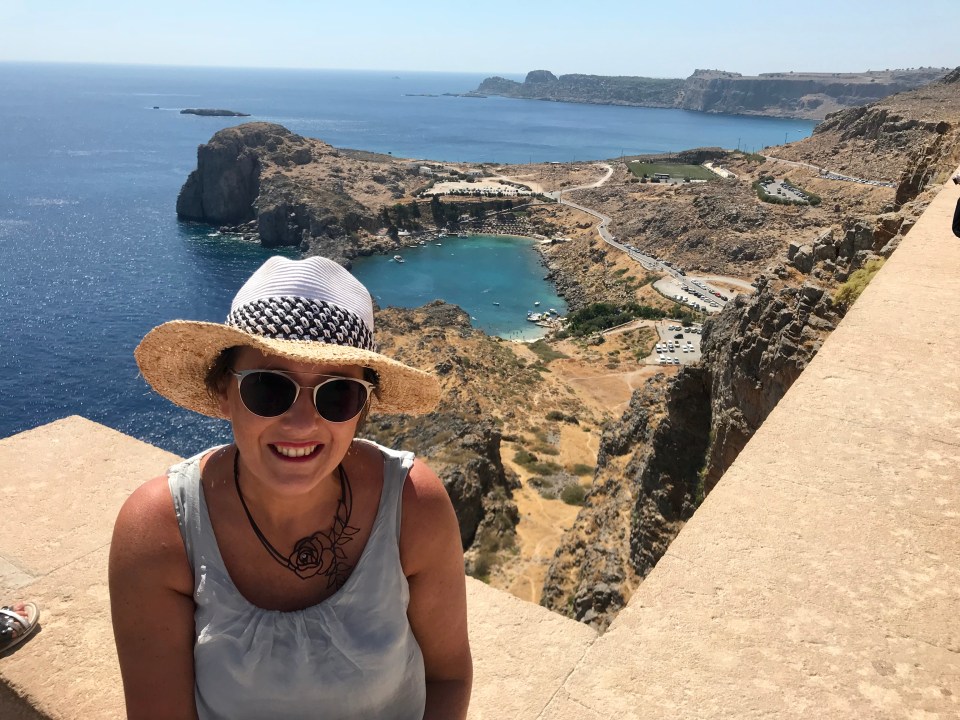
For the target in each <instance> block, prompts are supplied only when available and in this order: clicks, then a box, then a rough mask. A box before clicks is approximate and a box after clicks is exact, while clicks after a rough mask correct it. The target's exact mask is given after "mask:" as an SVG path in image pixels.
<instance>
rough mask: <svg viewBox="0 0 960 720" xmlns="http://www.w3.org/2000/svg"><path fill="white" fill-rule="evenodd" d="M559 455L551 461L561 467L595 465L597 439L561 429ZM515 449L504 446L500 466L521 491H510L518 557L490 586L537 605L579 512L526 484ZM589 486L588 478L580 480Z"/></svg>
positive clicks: (573, 429)
mask: <svg viewBox="0 0 960 720" xmlns="http://www.w3.org/2000/svg"><path fill="white" fill-rule="evenodd" d="M558 447H559V450H560V454H559V455H558V456H557V457H556V458H554V460H555V461H556V462H558V463H560V464H561V465H572V464H574V463H587V464H591V465H596V458H597V450H598V449H599V439H598V438H597V436H596V434H595V433H590V432H588V431H586V430H583V429H581V428H580V427H578V426H576V425H568V426H563V427H562V428H561V430H560V442H559V443H558ZM517 449H518V446H517V445H515V444H513V443H504V445H503V449H502V451H501V456H502V457H503V462H504V465H506V466H508V467H510V468H511V469H512V470H514V471H515V472H516V473H517V475H519V476H520V482H521V487H520V489H519V490H516V491H514V493H513V499H514V501H515V502H516V503H517V510H518V511H519V513H520V522H519V523H518V524H517V546H518V550H519V553H518V557H517V558H516V559H513V560H511V561H510V562H509V563H507V564H506V566H505V567H502V568H500V569H499V570H498V572H497V574H496V576H495V577H494V578H492V579H491V581H492V583H493V584H494V585H495V586H496V587H499V588H501V589H503V590H506V591H507V592H509V593H511V594H512V595H516V596H517V597H519V598H521V599H523V600H528V601H530V602H535V603H538V602H540V594H541V592H542V590H543V581H544V579H545V578H546V576H547V569H548V568H549V567H550V561H551V560H552V559H553V553H554V551H555V550H556V549H557V546H558V545H559V544H560V539H561V537H562V536H563V533H564V532H566V531H567V529H568V528H570V527H571V526H572V525H573V521H574V520H575V519H576V517H577V513H578V512H579V510H580V508H579V507H578V506H576V505H567V504H566V503H565V502H563V501H562V500H551V499H548V498H545V497H542V496H541V495H540V493H538V492H537V490H536V489H535V488H533V487H531V486H530V485H529V484H528V483H527V479H528V474H527V473H526V471H525V470H524V469H523V468H522V467H520V466H519V465H516V464H515V463H514V462H513V460H512V458H513V455H514V453H515V452H516V451H517ZM581 482H582V484H584V485H585V486H589V484H590V482H592V478H591V477H586V478H583V479H582V481H581Z"/></svg>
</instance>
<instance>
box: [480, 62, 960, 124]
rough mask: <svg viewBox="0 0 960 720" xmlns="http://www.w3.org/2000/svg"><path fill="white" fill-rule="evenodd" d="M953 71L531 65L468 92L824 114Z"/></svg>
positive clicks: (790, 114) (811, 116)
mask: <svg viewBox="0 0 960 720" xmlns="http://www.w3.org/2000/svg"><path fill="white" fill-rule="evenodd" d="M948 71H949V68H933V67H930V68H916V69H907V70H868V71H866V72H863V73H803V72H775V73H762V74H760V75H755V76H749V75H741V74H740V73H735V72H725V71H722V70H696V71H695V72H694V73H693V75H691V76H690V77H688V78H686V79H681V78H650V77H636V76H609V75H579V74H572V75H560V76H559V77H557V76H556V75H554V74H553V73H552V72H550V71H549V70H532V71H531V72H529V73H527V76H526V79H524V81H523V82H522V83H520V82H516V81H515V80H507V79H506V78H502V77H489V78H487V79H486V80H484V81H483V82H482V83H480V86H479V87H478V88H477V89H476V90H474V91H473V92H472V93H465V94H466V95H471V94H472V95H500V96H503V97H513V98H526V99H530V100H552V101H554V102H576V103H590V104H596V105H633V106H640V107H659V108H679V109H683V110H696V111H699V112H709V113H725V114H734V115H763V116H767V117H784V118H799V119H804V120H822V119H823V118H825V117H826V116H827V115H828V114H829V113H831V112H835V111H837V110H843V109H845V108H848V107H853V106H856V105H864V104H866V103H869V102H874V101H876V100H880V99H882V98H885V97H887V96H889V95H893V94H895V93H898V92H904V91H907V90H914V89H916V88H918V87H922V86H923V85H926V84H927V83H930V82H933V81H934V80H938V79H940V78H942V77H943V76H944V75H946V73H947V72H948Z"/></svg>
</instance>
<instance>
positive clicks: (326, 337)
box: [134, 257, 440, 418]
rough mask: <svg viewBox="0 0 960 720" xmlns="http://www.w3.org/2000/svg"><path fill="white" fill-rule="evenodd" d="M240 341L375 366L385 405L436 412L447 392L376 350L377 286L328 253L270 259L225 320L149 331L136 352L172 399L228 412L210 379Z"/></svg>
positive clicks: (316, 359)
mask: <svg viewBox="0 0 960 720" xmlns="http://www.w3.org/2000/svg"><path fill="white" fill-rule="evenodd" d="M234 346H247V347H252V348H256V349H257V350H260V351H261V352H263V353H265V354H267V355H274V356H277V357H281V358H286V359H290V360H294V361H297V362H303V363H313V364H318V365H319V364H337V365H360V366H363V367H368V368H371V369H372V370H374V371H376V373H377V376H378V381H377V391H376V393H375V398H376V407H377V409H378V410H381V411H383V412H404V413H411V414H418V413H423V412H429V411H430V410H432V409H433V408H434V407H435V406H436V404H437V401H438V399H439V396H440V389H439V385H438V383H437V380H436V378H435V377H433V376H432V375H430V374H428V373H426V372H424V371H422V370H417V369H415V368H412V367H408V366H407V365H404V364H403V363H401V362H398V361H396V360H393V359H391V358H388V357H386V356H385V355H381V354H380V353H378V352H377V347H376V344H375V343H374V341H373V301H372V300H371V298H370V293H369V292H368V291H367V289H366V288H365V287H364V286H363V285H362V284H361V283H360V281H359V280H357V279H356V278H355V277H354V276H353V275H351V274H350V273H349V272H348V271H347V270H346V269H344V268H343V267H341V266H340V265H338V264H337V263H335V262H333V261H332V260H328V259H327V258H323V257H311V258H307V259H306V260H290V259H288V258H284V257H272V258H270V259H269V260H267V261H266V262H265V263H264V264H263V265H261V266H260V268H259V269H258V270H257V271H256V272H255V273H254V274H253V275H251V276H250V279H249V280H247V282H246V283H244V285H243V287H241V288H240V290H239V292H237V295H236V297H235V298H234V299H233V303H232V304H231V306H230V314H229V315H228V316H227V320H226V322H225V323H224V324H222V325H219V324H217V323H209V322H193V321H188V320H173V321H171V322H166V323H164V324H163V325H159V326H158V327H155V328H154V329H153V330H151V331H150V332H149V333H147V335H146V337H144V338H143V340H142V341H141V343H140V345H139V346H137V349H136V350H135V351H134V356H135V357H136V359H137V365H139V366H140V372H141V373H143V377H144V378H146V380H147V382H148V383H150V385H152V386H153V389H154V390H156V391H157V392H158V393H160V394H161V395H163V396H164V397H165V398H167V399H168V400H171V401H173V402H174V403H176V404H177V405H180V406H182V407H185V408H187V409H188V410H195V411H196V412H198V413H202V414H203V415H209V416H210V417H217V418H222V417H223V414H222V413H221V412H220V408H219V404H218V403H217V401H216V399H215V398H213V397H211V395H210V392H209V391H208V390H207V386H206V383H205V378H206V375H207V373H208V372H209V371H210V368H211V367H213V364H214V362H215V361H216V359H217V357H218V356H219V355H220V353H221V352H222V351H223V350H226V349H227V348H230V347H234Z"/></svg>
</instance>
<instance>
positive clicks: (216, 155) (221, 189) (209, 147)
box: [177, 123, 292, 225]
mask: <svg viewBox="0 0 960 720" xmlns="http://www.w3.org/2000/svg"><path fill="white" fill-rule="evenodd" d="M241 128H243V129H239V128H227V129H225V130H221V131H220V132H218V133H217V134H216V135H214V136H213V138H212V139H211V140H210V142H209V143H206V144H204V145H201V146H200V147H199V148H197V169H196V170H194V171H193V172H191V173H190V175H189V176H188V177H187V181H186V182H185V183H184V184H183V187H182V188H181V189H180V194H179V195H178V196H177V217H178V218H180V219H182V220H196V221H198V222H207V223H210V224H213V225H238V224H240V223H243V222H247V221H249V220H253V218H254V217H255V212H254V207H253V204H254V202H256V199H257V196H258V195H259V194H260V172H261V169H262V164H261V161H260V154H259V152H258V150H259V149H261V148H267V147H268V144H269V143H270V142H271V141H272V140H273V139H274V138H283V137H285V136H287V135H292V133H290V132H289V131H288V130H286V128H283V127H281V126H279V125H270V124H268V123H250V124H249V125H245V126H241Z"/></svg>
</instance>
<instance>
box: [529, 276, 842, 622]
mask: <svg viewBox="0 0 960 720" xmlns="http://www.w3.org/2000/svg"><path fill="white" fill-rule="evenodd" d="M838 319H839V318H838V314H837V312H836V311H835V309H834V308H833V306H832V303H831V300H830V295H829V294H828V293H826V292H825V291H824V289H823V288H821V287H818V286H816V285H813V284H805V285H804V286H802V287H801V288H795V287H790V286H784V285H783V284H782V283H779V282H776V281H774V280H769V279H761V280H760V281H759V282H758V291H757V294H756V295H755V296H753V297H750V298H745V297H743V296H740V297H739V298H738V299H737V301H736V302H734V303H731V304H730V305H728V306H727V308H726V309H725V310H724V311H723V312H722V313H721V314H720V315H719V316H718V317H717V318H716V319H714V320H711V321H708V323H707V324H706V325H705V326H704V334H703V337H702V341H701V342H702V348H703V361H702V362H701V364H700V365H698V366H688V367H684V368H683V369H682V370H681V371H680V372H679V373H678V374H677V375H676V377H675V378H674V379H673V380H672V381H670V382H665V381H663V380H662V379H661V380H660V381H659V382H651V383H648V384H647V386H645V387H643V388H641V389H639V390H637V391H635V393H634V396H633V398H632V400H631V402H630V406H629V408H628V409H627V411H626V412H625V413H624V414H623V416H622V417H621V418H620V420H619V422H617V423H615V424H613V425H611V426H610V427H609V428H608V429H607V431H606V432H605V433H604V435H603V439H602V441H601V447H600V453H599V457H598V465H597V473H596V477H595V480H594V489H593V490H591V492H590V494H589V495H588V497H587V502H586V505H585V506H584V508H583V509H582V510H581V512H580V513H579V515H578V517H577V520H576V523H575V524H574V527H573V528H572V529H571V530H570V531H568V532H567V533H566V534H565V536H564V540H563V542H562V543H561V545H560V547H559V548H558V550H557V553H556V555H555V557H554V561H553V563H552V564H551V567H550V570H549V572H548V575H547V579H546V582H545V583H544V589H543V600H542V602H543V604H544V605H545V606H546V607H549V608H551V609H553V610H556V611H558V612H563V613H565V614H567V615H569V616H570V617H574V618H576V619H578V620H581V621H583V622H586V623H588V624H590V625H592V626H594V627H596V628H597V629H600V630H603V629H604V628H606V626H607V625H608V624H609V623H610V621H611V620H612V619H613V617H615V615H616V613H617V611H618V610H619V609H620V608H622V607H623V606H624V605H625V604H626V602H627V600H629V598H630V595H631V593H632V591H633V589H634V588H635V587H636V585H637V583H639V582H640V581H641V580H642V578H643V577H644V576H646V575H647V573H649V572H650V570H652V569H653V567H654V566H655V565H656V563H657V561H658V560H659V559H660V557H662V556H663V554H664V553H665V552H666V550H667V547H668V546H669V544H670V542H671V541H672V540H673V538H674V537H676V534H677V533H678V532H679V531H680V529H681V528H682V527H683V524H684V523H685V522H686V521H687V520H688V519H689V518H690V517H691V516H692V515H693V513H694V511H695V509H696V507H697V506H698V505H699V503H700V502H701V501H702V500H703V498H704V496H705V495H706V494H707V493H708V492H709V491H710V489H711V488H712V487H713V485H714V484H715V483H716V481H717V479H719V477H720V476H721V475H722V474H723V472H724V471H725V470H726V469H727V468H728V467H729V466H730V464H731V463H732V462H733V460H734V459H735V458H736V456H737V455H738V454H739V452H740V450H742V449H743V446H744V445H745V444H746V442H747V440H748V439H749V438H750V437H751V436H752V435H753V433H754V432H756V430H757V428H759V426H760V424H761V423H762V422H763V421H764V419H766V417H767V415H768V414H769V413H770V411H771V410H772V409H773V408H774V407H775V406H776V404H777V402H779V400H780V398H782V397H783V395H784V393H785V392H786V390H787V389H788V388H789V387H790V385H791V384H792V383H793V382H794V380H796V378H797V377H798V376H799V374H800V372H801V371H802V370H803V368H804V367H805V366H806V365H807V363H808V362H809V361H810V359H811V358H812V357H813V355H814V354H815V353H816V351H817V350H818V349H819V347H820V345H821V343H822V340H823V338H824V337H825V336H826V335H827V334H828V333H829V331H830V330H831V329H833V327H834V326H835V323H836V322H837V320H838Z"/></svg>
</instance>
